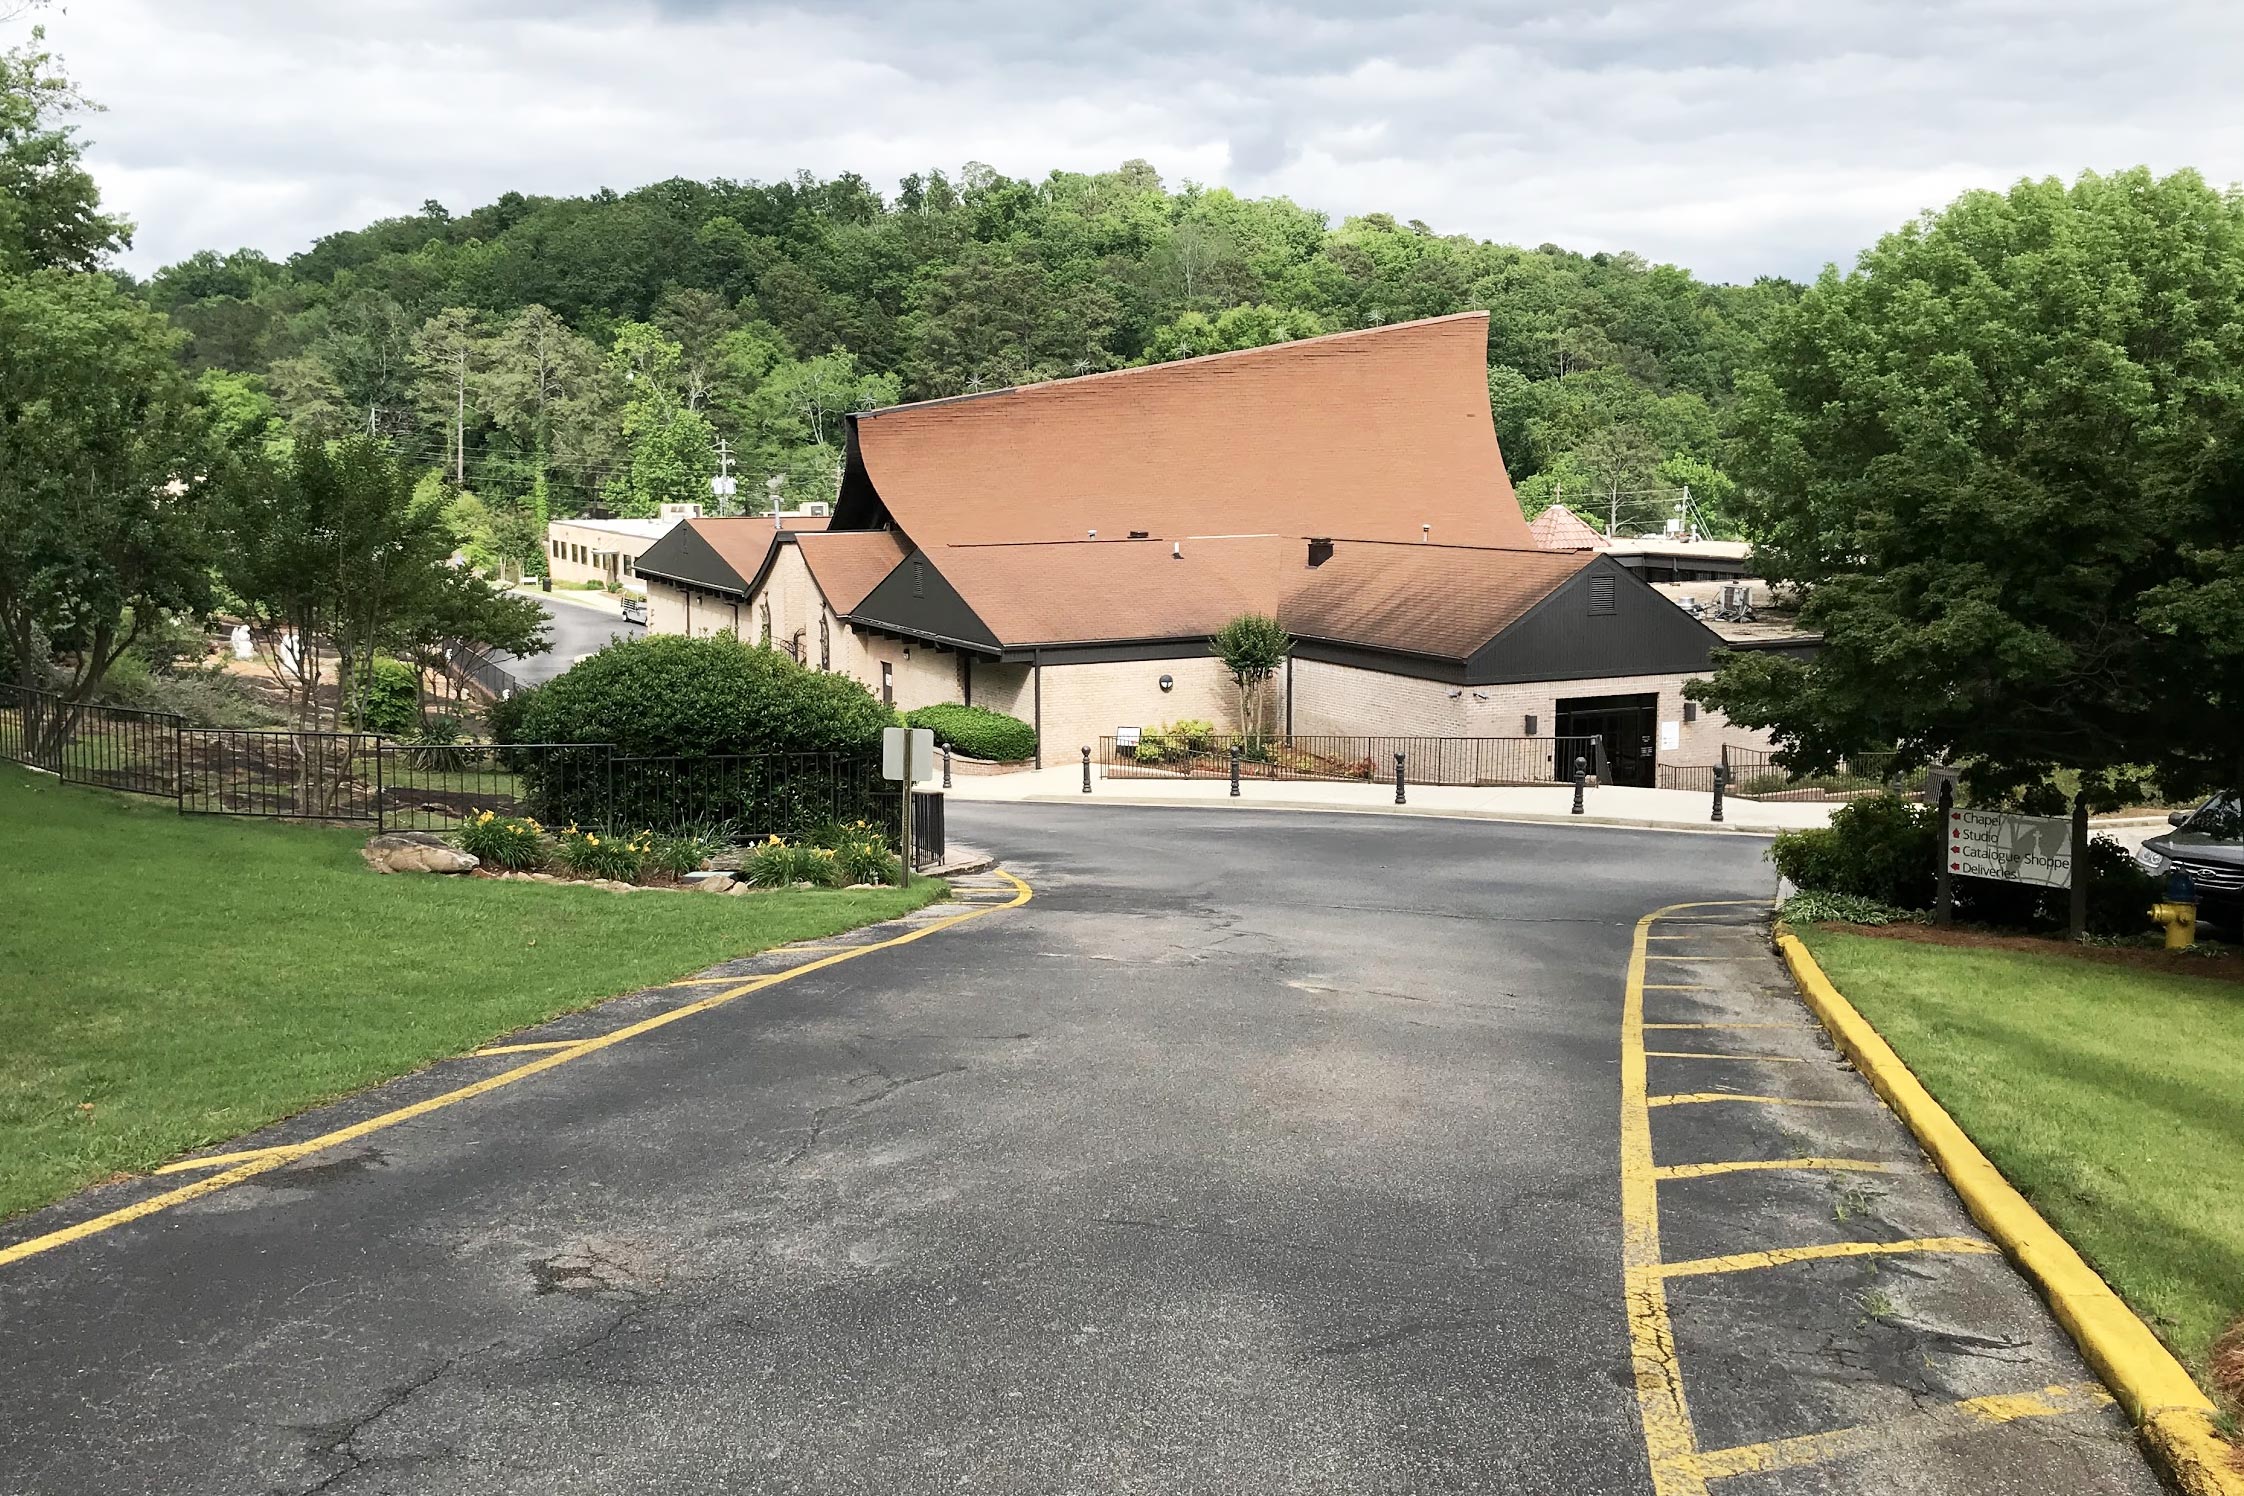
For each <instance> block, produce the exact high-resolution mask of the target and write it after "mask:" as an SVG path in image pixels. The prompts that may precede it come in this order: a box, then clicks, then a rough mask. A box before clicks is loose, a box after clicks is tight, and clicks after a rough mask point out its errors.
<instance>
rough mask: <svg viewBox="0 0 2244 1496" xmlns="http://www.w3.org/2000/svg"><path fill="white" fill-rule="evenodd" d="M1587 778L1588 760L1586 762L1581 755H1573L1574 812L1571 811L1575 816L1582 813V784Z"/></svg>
mask: <svg viewBox="0 0 2244 1496" xmlns="http://www.w3.org/2000/svg"><path fill="white" fill-rule="evenodd" d="M1588 777H1589V760H1588V759H1586V758H1583V757H1582V756H1581V755H1579V754H1576V755H1575V757H1574V811H1573V813H1574V814H1575V815H1580V814H1581V813H1582V786H1583V783H1584V782H1585V781H1586V780H1587V779H1588Z"/></svg>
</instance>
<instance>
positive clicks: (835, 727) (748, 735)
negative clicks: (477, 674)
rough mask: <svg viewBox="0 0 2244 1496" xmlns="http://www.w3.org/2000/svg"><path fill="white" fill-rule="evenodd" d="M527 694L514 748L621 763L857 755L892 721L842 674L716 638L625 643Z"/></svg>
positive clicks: (514, 727) (513, 726)
mask: <svg viewBox="0 0 2244 1496" xmlns="http://www.w3.org/2000/svg"><path fill="white" fill-rule="evenodd" d="M527 694H528V696H529V700H528V702H527V704H525V705H524V706H523V707H521V708H520V709H519V712H518V713H517V714H516V715H515V717H514V718H513V720H512V721H511V722H510V724H509V726H510V730H511V731H512V733H513V734H514V738H513V740H514V741H516V742H531V743H613V744H614V745H615V747H616V751H617V752H618V753H619V754H621V755H623V756H625V757H631V758H647V757H653V758H661V757H670V756H683V757H689V758H695V757H702V756H707V755H717V754H747V753H826V752H840V753H860V752H866V751H870V750H875V749H877V748H878V747H879V746H880V734H881V729H882V728H883V727H886V726H888V725H889V722H890V720H891V719H890V716H889V712H888V709H887V708H885V707H883V706H882V705H881V704H880V702H879V701H878V700H876V699H875V698H874V696H873V694H872V693H871V692H870V691H868V690H866V689H865V688H864V687H863V686H861V685H859V684H858V683H857V682H856V681H853V680H851V679H850V678H849V677H847V676H845V675H838V674H832V673H828V672H822V671H817V670H806V669H804V668H803V667H802V666H800V665H798V664H796V663H795V662H794V661H793V660H791V659H789V658H788V657H787V656H786V654H785V653H784V652H782V651H780V650H776V649H755V648H751V647H750V646H748V645H745V644H742V643H740V642H739V641H738V640H735V639H733V638H731V637H729V636H724V635H720V636H717V637H713V638H707V639H688V638H685V637H683V636H682V635H678V634H652V635H648V636H645V637H643V638H637V639H626V640H623V641H621V642H619V643H615V644H611V645H609V646H608V647H607V648H606V649H603V650H601V651H600V652H599V653H598V654H595V655H592V656H591V657H590V658H588V659H583V660H579V661H578V662H577V663H576V664H574V665H572V666H570V667H569V668H568V669H567V670H565V671H563V672H562V673H561V674H560V675H558V676H556V677H554V678H553V679H552V680H551V681H548V682H547V683H546V684H544V685H542V686H540V687H539V688H538V689H537V690H536V691H534V692H530V693H527Z"/></svg>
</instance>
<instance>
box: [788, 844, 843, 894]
mask: <svg viewBox="0 0 2244 1496" xmlns="http://www.w3.org/2000/svg"><path fill="white" fill-rule="evenodd" d="M796 852H797V855H798V857H799V861H798V862H797V864H796V874H797V876H798V877H800V878H801V879H802V880H803V881H804V882H805V883H813V884H816V885H817V886H818V887H820V888H841V887H844V886H845V885H847V884H848V883H849V882H851V881H852V880H851V879H850V876H849V871H848V869H847V868H845V867H843V866H842V860H841V858H840V857H839V856H837V855H836V854H835V853H834V851H833V849H832V848H830V847H798V848H797V849H796Z"/></svg>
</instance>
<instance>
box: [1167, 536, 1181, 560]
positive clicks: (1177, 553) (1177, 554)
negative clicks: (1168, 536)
mask: <svg viewBox="0 0 2244 1496" xmlns="http://www.w3.org/2000/svg"><path fill="white" fill-rule="evenodd" d="M1169 555H1170V556H1171V557H1172V558H1174V559H1175V560H1178V561H1182V560H1183V559H1184V542H1183V541H1181V540H1173V541H1171V542H1169Z"/></svg>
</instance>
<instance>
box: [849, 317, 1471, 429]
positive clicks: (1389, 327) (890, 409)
mask: <svg viewBox="0 0 2244 1496" xmlns="http://www.w3.org/2000/svg"><path fill="white" fill-rule="evenodd" d="M1488 316H1489V314H1488V313H1487V312H1486V311H1485V310H1479V311H1464V312H1445V313H1443V314H1442V315H1441V316H1439V317H1413V318H1411V319H1410V320H1409V321H1408V322H1385V323H1381V324H1380V325H1379V326H1377V327H1345V328H1342V329H1341V330H1340V331H1338V332H1321V333H1318V334H1317V335H1316V336H1315V337H1311V338H1289V339H1288V340H1286V341H1285V342H1283V343H1263V344H1260V345H1259V346H1257V347H1253V348H1227V349H1224V350H1223V351H1222V352H1220V353H1198V354H1194V355H1193V356H1192V357H1190V358H1171V359H1164V360H1162V361H1161V362H1160V363H1157V364H1130V365H1127V366H1125V367H1123V368H1120V369H1098V370H1094V371H1093V372H1091V373H1088V374H1071V375H1069V376H1067V377H1066V378H1064V379H1038V380H1033V381H1031V382H1030V383H1028V384H1008V385H1001V386H999V387H998V388H996V389H992V390H971V391H968V392H966V393H964V394H958V395H937V396H935V397H934V398H932V399H928V400H907V401H904V402H903V403H901V404H898V405H883V406H881V407H879V408H878V409H876V410H860V411H852V412H851V413H850V417H849V418H850V419H851V420H852V421H859V420H868V419H874V418H877V417H880V416H885V415H893V414H895V413H897V412H898V411H906V410H924V409H926V408H928V407H929V406H934V405H955V404H958V403H959V402H960V401H964V400H987V399H990V398H992V397H993V396H997V395H1025V394H1029V393H1031V392H1036V391H1044V390H1052V389H1057V388H1058V387H1060V386H1061V385H1079V384H1086V383H1089V382H1090V381H1092V380H1099V379H1121V378H1126V377H1128V376H1130V375H1133V374H1152V373H1155V372H1157V371H1160V370H1164V369H1177V368H1182V367H1184V366H1186V365H1188V364H1207V363H1213V362H1215V361H1217V360H1219V359H1242V358H1252V357H1254V356H1255V355H1257V354H1279V353H1284V352H1288V351H1291V350H1293V349H1298V348H1306V347H1309V346H1310V345H1311V344H1313V343H1337V342H1340V341H1341V340H1343V339H1347V338H1376V337H1379V336H1381V335H1383V334H1388V333H1396V332H1401V331H1403V330H1404V329H1405V328H1414V327H1433V326H1436V325H1437V324H1440V323H1443V322H1462V321H1465V320H1467V319H1469V318H1478V319H1479V320H1481V321H1483V322H1486V321H1487V320H1488Z"/></svg>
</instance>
